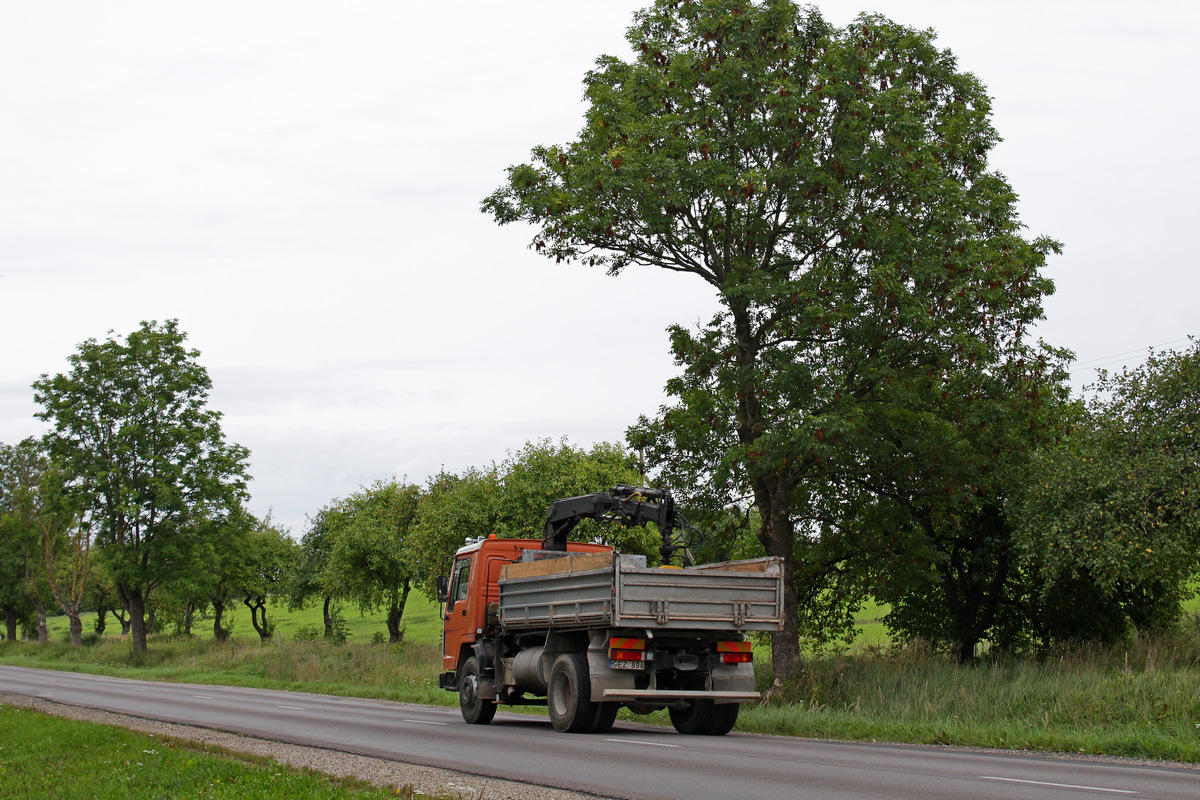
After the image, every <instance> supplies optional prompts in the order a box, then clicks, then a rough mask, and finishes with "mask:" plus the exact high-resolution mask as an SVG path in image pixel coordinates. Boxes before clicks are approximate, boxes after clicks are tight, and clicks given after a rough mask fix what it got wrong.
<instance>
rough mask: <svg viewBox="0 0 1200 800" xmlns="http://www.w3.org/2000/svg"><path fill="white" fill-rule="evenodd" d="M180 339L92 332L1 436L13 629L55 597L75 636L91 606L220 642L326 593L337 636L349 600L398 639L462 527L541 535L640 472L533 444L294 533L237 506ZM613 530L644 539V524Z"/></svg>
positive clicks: (140, 630)
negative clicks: (25, 429) (559, 503)
mask: <svg viewBox="0 0 1200 800" xmlns="http://www.w3.org/2000/svg"><path fill="white" fill-rule="evenodd" d="M184 341H185V334H184V333H183V332H182V331H180V330H179V328H178V325H177V323H176V322H175V321H173V320H172V321H168V322H166V323H164V324H162V325H160V324H158V323H156V322H146V323H142V325H141V327H140V328H139V329H138V330H137V331H134V332H133V333H131V334H130V335H129V336H128V338H127V339H126V340H124V341H121V340H119V339H117V338H116V337H115V336H113V335H111V334H110V336H109V337H108V338H107V339H106V340H105V341H103V342H98V341H96V340H88V341H87V342H84V343H83V344H81V345H80V346H79V348H78V350H77V352H76V353H75V354H73V355H72V356H71V358H70V365H71V366H70V369H69V370H68V371H67V372H65V373H63V374H59V375H55V376H53V377H50V376H43V377H42V378H41V379H39V380H38V381H37V382H36V383H35V384H34V391H35V396H36V399H37V400H38V402H39V403H40V404H41V406H42V410H41V412H39V415H38V416H39V417H40V418H42V419H43V420H45V421H47V422H49V423H51V426H52V427H51V430H50V431H49V433H48V434H47V435H46V436H45V437H43V438H41V439H27V440H25V441H23V442H20V443H18V444H17V445H12V446H10V445H0V611H2V612H3V614H4V618H5V621H6V626H5V633H6V637H7V638H10V639H13V638H16V636H17V628H18V627H19V623H25V624H26V626H27V627H28V628H30V629H32V630H35V631H36V635H37V638H38V639H39V640H40V641H43V642H44V641H45V640H46V617H47V616H48V615H49V614H53V613H55V610H56V609H57V610H60V611H61V612H62V613H63V614H65V615H66V616H67V617H68V619H69V626H70V636H71V641H72V643H74V644H80V643H81V642H82V641H83V625H82V621H81V613H82V612H83V611H84V610H85V609H86V610H95V611H98V612H99V614H98V616H97V631H98V632H99V631H102V630H103V628H104V626H105V624H106V619H107V616H108V614H109V613H112V614H114V615H115V616H116V618H117V619H119V620H120V621H121V624H122V629H123V632H125V633H129V634H131V638H132V641H133V647H134V649H135V650H139V651H140V650H144V649H145V648H146V636H147V634H148V633H149V632H150V631H151V629H153V628H154V627H155V626H156V624H157V626H158V627H160V628H161V627H162V626H163V625H164V624H170V625H173V626H174V628H176V629H177V630H179V631H182V632H185V633H189V634H190V633H191V632H192V629H193V625H194V624H195V623H196V622H197V620H199V619H202V618H204V619H208V620H210V621H211V625H212V630H213V635H214V637H215V638H216V639H218V640H224V639H227V638H228V637H229V636H230V633H231V623H230V621H229V612H230V610H231V609H232V608H233V607H235V606H237V605H239V604H240V605H244V606H245V607H247V608H248V609H249V611H250V617H251V624H252V625H253V627H254V629H255V631H256V632H257V633H258V635H259V636H260V637H261V638H262V639H263V640H267V639H269V638H270V637H271V636H272V634H273V633H274V630H275V620H274V619H273V617H272V614H271V611H270V605H269V604H270V602H271V601H272V600H282V599H285V598H286V599H287V600H288V601H289V602H290V604H291V606H292V607H293V608H299V607H303V606H305V605H307V604H309V603H312V602H315V601H318V600H319V601H320V602H321V603H322V605H323V609H324V619H325V634H326V636H331V637H333V636H336V631H335V624H336V619H337V609H338V608H339V607H340V605H341V604H346V603H348V604H352V605H355V606H357V607H358V608H359V609H360V610H362V611H364V612H367V611H376V610H383V611H385V612H386V625H387V631H388V639H389V641H391V642H399V641H400V640H401V638H402V636H403V628H402V626H401V620H402V617H403V613H404V608H405V605H406V603H407V600H408V597H409V594H410V592H411V591H412V589H413V588H420V589H423V590H425V591H426V592H427V593H428V594H430V595H432V594H433V590H432V587H433V585H434V579H435V577H436V576H437V574H439V572H440V571H442V570H443V569H444V566H445V564H444V562H445V559H446V558H447V557H448V556H450V555H451V554H453V552H454V550H455V549H456V548H457V547H459V546H461V545H462V543H463V540H464V537H465V536H467V535H488V534H492V533H497V534H501V535H506V534H509V535H520V536H538V535H540V534H539V532H540V530H541V527H542V524H543V523H542V520H543V519H544V516H545V513H546V507H547V506H548V504H549V502H550V501H551V500H553V499H554V498H556V497H563V496H569V495H573V494H583V493H587V492H591V491H595V490H596V488H597V487H607V486H612V485H614V484H616V483H632V482H635V481H636V480H637V473H636V471H635V470H634V469H633V464H632V462H631V459H630V457H629V456H628V455H627V454H626V453H625V451H624V450H623V449H622V448H620V447H617V446H613V445H606V444H601V445H597V446H595V447H593V448H592V449H591V450H583V449H579V448H575V447H572V446H571V445H569V444H567V443H565V442H562V443H558V444H554V443H551V442H550V441H542V442H539V443H530V444H528V445H526V446H525V447H524V448H523V449H522V450H520V451H518V452H516V453H514V454H511V455H510V456H509V457H508V458H507V459H506V460H504V461H502V462H500V463H494V464H492V465H491V466H489V467H486V468H472V469H469V470H467V471H466V472H464V473H463V474H461V475H454V474H450V473H442V474H439V475H437V476H435V477H434V478H432V479H431V480H429V481H428V484H427V485H425V486H417V485H414V484H407V483H404V482H401V481H397V480H396V479H394V478H393V479H392V480H388V481H376V482H375V483H372V484H370V485H367V486H363V487H361V488H360V489H359V490H357V491H355V492H353V493H351V494H349V495H347V496H346V497H343V498H339V499H335V500H333V501H331V502H330V503H329V504H327V505H326V506H325V507H323V508H321V509H320V510H319V511H317V512H316V513H315V514H314V515H313V516H312V517H311V518H310V524H309V526H308V529H307V531H306V532H305V533H304V535H303V538H302V539H301V541H300V542H299V543H297V542H295V541H293V540H292V539H291V538H290V537H289V536H288V533H287V532H286V531H284V530H281V529H280V528H279V527H278V526H276V525H274V524H273V523H272V522H271V520H270V518H269V517H268V518H266V519H256V518H255V517H254V516H253V515H252V514H250V513H249V512H248V511H247V510H246V509H245V507H244V501H245V499H246V492H245V487H246V482H247V480H248V477H247V474H246V462H247V458H248V453H247V451H246V450H245V448H242V447H240V446H239V445H236V444H230V443H227V442H226V441H225V439H224V437H223V435H222V433H221V428H220V414H219V413H218V412H215V411H213V410H211V409H209V408H208V407H207V393H208V389H209V388H210V385H211V384H210V381H209V377H208V374H207V372H206V371H205V369H204V368H203V367H202V366H201V365H200V364H199V362H198V360H197V356H198V353H197V352H196V351H195V350H191V349H188V348H187V347H185V345H184ZM585 530H586V529H585ZM592 535H595V536H601V537H603V536H605V535H606V534H603V533H600V532H593V533H592ZM613 541H614V543H616V544H619V545H620V546H622V548H623V549H627V550H634V551H653V549H654V548H653V546H652V543H648V542H647V541H646V533H645V532H644V531H643V532H636V533H635V532H621V533H620V534H617V536H616V538H615V539H614V540H613Z"/></svg>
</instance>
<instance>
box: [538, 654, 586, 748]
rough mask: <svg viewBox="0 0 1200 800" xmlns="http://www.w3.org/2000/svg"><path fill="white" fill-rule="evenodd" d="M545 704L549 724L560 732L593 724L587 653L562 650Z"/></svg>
mask: <svg viewBox="0 0 1200 800" xmlns="http://www.w3.org/2000/svg"><path fill="white" fill-rule="evenodd" d="M546 706H547V710H548V711H549V712H550V724H551V725H553V726H554V730H556V731H558V732H559V733H583V732H585V731H588V730H590V729H591V728H592V725H593V724H594V722H595V721H596V709H595V705H594V704H593V703H592V682H591V679H590V678H589V677H588V666H587V657H586V656H584V655H583V654H582V653H563V654H562V655H561V656H559V657H558V658H556V659H555V660H554V666H552V667H550V686H549V688H548V693H547V696H546Z"/></svg>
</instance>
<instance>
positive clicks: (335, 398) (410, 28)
mask: <svg viewBox="0 0 1200 800" xmlns="http://www.w3.org/2000/svg"><path fill="white" fill-rule="evenodd" d="M648 2H649V0H570V2H564V0H510V1H509V2H505V3H496V2H494V1H491V2H485V1H483V0H457V1H455V0H448V2H445V3H427V2H426V3H417V2H412V0H393V2H350V1H346V2H302V1H296V0H290V1H289V2H266V1H265V0H264V1H261V2H247V1H246V0H238V2H207V3H203V4H201V3H177V2H161V0H157V1H156V2H131V1H129V0H124V1H123V2H120V3H96V2H94V1H93V0H86V1H85V0H75V1H70V2H68V1H65V0H64V1H56V0H46V2H38V3H8V4H5V5H4V8H3V9H2V10H0V109H2V111H0V144H2V146H0V308H2V309H3V310H2V311H0V441H2V442H6V443H10V444H11V443H15V442H16V441H18V440H20V439H21V438H24V437H26V436H32V435H38V434H40V433H41V432H42V431H43V430H44V429H45V424H44V423H42V422H39V421H38V420H36V419H35V418H34V416H33V414H34V412H35V411H36V410H37V406H36V404H35V403H34V400H33V393H32V390H31V388H30V384H31V383H32V382H33V381H34V380H36V379H37V377H38V376H39V375H41V374H44V373H49V374H54V373H57V372H64V371H66V370H67V369H68V364H67V357H68V356H69V355H70V354H71V353H72V352H74V350H75V348H76V347H77V346H78V344H79V343H80V342H83V341H84V340H86V339H89V338H97V339H103V338H104V337H105V336H106V335H107V333H108V332H109V331H113V332H115V334H116V335H118V336H120V337H122V338H123V337H124V336H125V335H127V334H128V333H129V332H130V331H132V330H134V329H136V328H137V326H138V323H139V322H140V321H142V320H160V321H161V320H166V319H170V318H175V319H178V320H179V324H180V327H181V328H182V329H183V330H184V331H186V332H187V334H188V342H189V344H190V345H191V346H193V347H195V348H197V349H198V350H199V351H200V353H201V356H200V361H201V363H202V364H203V365H204V366H205V367H206V368H207V369H208V371H209V374H210V376H211V378H212V381H213V389H212V392H211V394H210V406H211V407H212V408H214V409H216V410H219V411H221V412H222V413H223V414H224V419H223V425H224V430H225V433H226V436H227V438H229V439H230V440H232V441H235V442H238V443H240V444H243V445H245V446H246V447H248V448H249V449H250V451H251V465H250V472H251V474H252V476H253V482H252V484H251V487H250V488H251V493H252V499H251V502H250V508H251V510H252V511H254V512H255V513H257V514H259V515H264V514H266V513H268V512H270V513H271V514H272V518H273V519H274V520H275V521H276V522H277V523H280V524H282V525H284V526H285V527H287V528H289V529H290V530H291V532H292V534H293V535H295V536H299V535H300V534H301V533H303V531H304V529H305V525H306V519H307V516H308V515H311V514H313V513H314V512H315V511H316V510H318V509H319V508H320V507H322V506H324V505H326V504H327V503H329V502H330V501H331V500H333V499H334V498H337V497H342V496H345V495H346V494H348V493H349V492H352V491H354V490H355V489H356V488H357V487H359V486H361V485H364V484H367V483H370V482H372V481H374V480H377V479H388V478H390V477H392V476H396V477H397V478H401V479H408V480H410V481H413V482H417V483H423V482H424V481H425V480H426V479H427V478H428V477H429V476H431V475H433V474H435V473H437V472H438V471H440V470H442V469H446V470H449V471H451V472H461V471H462V470H464V469H466V468H468V467H470V466H484V465H487V464H490V463H492V462H495V461H500V460H503V459H504V458H505V456H506V454H507V453H509V452H512V451H515V450H517V449H519V448H520V447H521V446H522V445H523V444H524V443H525V442H527V441H530V440H540V439H546V438H548V439H551V440H554V441H558V440H560V439H563V438H565V439H566V440H568V441H570V442H572V443H573V444H575V445H578V446H588V445H590V444H591V443H593V442H599V441H621V440H622V439H623V436H624V432H625V429H626V428H627V427H628V425H630V424H631V423H632V422H634V421H635V420H636V419H637V417H638V415H639V414H653V413H654V412H655V411H656V409H657V408H658V407H659V406H660V405H661V404H662V403H663V402H664V401H665V395H664V394H663V390H662V387H663V384H664V383H665V382H666V380H667V379H668V378H669V377H670V376H671V375H672V374H674V367H673V365H672V363H671V359H670V357H669V353H668V346H667V344H668V343H667V336H666V333H665V329H666V327H667V326H668V325H670V324H672V323H679V324H684V325H690V324H695V323H697V322H698V321H700V320H702V319H707V318H708V316H709V314H710V313H711V311H712V310H713V309H714V308H715V300H714V298H713V297H712V294H711V292H710V291H709V290H708V288H707V286H706V285H705V284H703V283H702V282H701V281H700V280H699V279H696V278H694V277H693V276H686V275H678V274H672V273H665V272H661V271H659V272H655V271H653V270H650V269H644V270H637V269H630V270H629V271H627V272H626V273H625V274H623V275H622V276H621V277H619V278H610V277H607V276H605V275H604V274H603V272H602V271H599V270H590V269H588V268H586V267H583V266H579V265H570V266H569V265H556V264H554V262H553V261H550V260H548V259H545V258H542V257H541V256H538V255H536V254H534V253H533V252H532V251H530V250H529V249H528V247H527V245H528V243H529V240H530V238H531V236H532V230H531V229H529V228H526V227H522V226H507V227H503V228H502V227H498V226H496V225H495V224H494V223H493V222H492V221H491V219H490V218H489V217H487V216H485V215H484V214H482V213H481V212H480V210H479V204H480V201H481V200H482V198H484V197H485V196H486V195H488V194H489V193H491V192H492V191H493V190H494V189H495V188H497V187H498V186H499V185H500V183H501V181H502V180H503V178H504V169H505V168H506V167H507V166H509V165H511V164H514V163H519V162H522V161H525V160H527V157H528V154H529V150H530V148H531V147H533V146H535V145H539V144H547V145H548V144H555V143H563V142H567V141H571V140H573V139H574V138H575V137H576V135H577V134H578V132H579V130H580V128H581V125H582V118H583V113H584V110H585V106H584V104H583V100H582V84H581V80H582V78H583V75H584V73H585V72H586V71H587V70H588V69H590V68H591V67H592V66H593V64H594V61H595V59H596V57H598V56H599V55H601V54H610V55H615V56H619V57H623V58H628V57H630V55H631V54H630V52H629V48H628V45H627V43H626V41H625V39H624V34H625V31H626V29H627V28H628V27H629V25H630V23H631V21H632V15H633V12H634V11H635V10H636V9H638V8H640V7H642V6H643V5H645V4H646V3H648ZM818 5H819V8H820V9H821V11H822V13H823V14H824V16H825V17H826V19H828V20H829V21H831V22H833V23H835V24H838V25H844V24H846V23H847V22H849V21H850V20H852V19H853V18H854V17H855V16H856V15H857V14H858V13H860V12H864V11H866V12H877V13H881V14H883V15H885V16H887V17H890V18H892V19H894V20H896V21H898V22H901V23H903V24H906V25H909V26H912V27H915V28H921V29H925V28H932V29H934V30H936V31H937V33H938V39H937V42H938V44H939V46H941V47H944V48H949V49H950V50H951V51H953V52H954V54H955V55H956V56H957V58H958V63H959V66H960V68H961V69H964V70H967V71H970V72H973V73H974V74H975V75H977V76H978V77H979V78H980V79H981V80H982V81H983V83H984V84H985V85H986V86H987V87H988V90H989V92H990V93H991V95H992V97H993V98H994V109H993V123H994V125H995V126H996V128H997V129H998V130H999V132H1000V135H1001V136H1002V137H1004V141H1003V142H1002V143H1001V144H1000V145H998V146H997V148H996V149H995V151H994V152H993V154H992V156H991V164H992V166H993V168H995V169H997V170H999V171H1000V172H1002V173H1003V174H1004V175H1005V176H1007V178H1008V179H1009V181H1010V183H1011V184H1012V186H1013V187H1014V189H1015V190H1016V191H1017V193H1018V194H1019V195H1020V204H1019V211H1020V215H1021V218H1022V220H1023V222H1024V223H1025V224H1026V225H1027V233H1028V234H1029V235H1030V236H1037V235H1049V236H1052V237H1054V238H1056V239H1058V240H1060V241H1061V242H1062V243H1063V245H1064V248H1065V249H1064V252H1063V254H1062V255H1061V256H1055V257H1052V258H1051V260H1050V262H1049V265H1048V269H1047V274H1048V275H1049V276H1050V277H1051V278H1053V279H1054V281H1055V282H1056V286H1057V291H1056V293H1055V294H1054V295H1053V296H1052V297H1049V298H1048V299H1047V301H1046V315H1047V318H1046V320H1045V321H1044V322H1043V323H1041V324H1040V325H1039V326H1038V329H1037V335H1038V336H1040V337H1042V338H1044V339H1045V340H1046V341H1047V342H1049V343H1051V344H1053V345H1056V346H1059V347H1066V348H1069V349H1071V350H1072V351H1073V352H1074V353H1075V354H1076V357H1077V362H1076V365H1075V367H1074V368H1075V370H1076V372H1075V373H1074V374H1073V381H1074V382H1075V384H1076V385H1077V386H1082V385H1083V384H1085V383H1087V381H1088V380H1090V378H1091V377H1092V376H1093V375H1094V368H1095V367H1096V366H1101V365H1104V366H1108V367H1109V368H1119V367H1120V366H1121V365H1122V364H1129V365H1134V364H1136V363H1138V362H1139V361H1140V360H1141V359H1142V358H1144V356H1145V354H1146V351H1147V348H1148V347H1150V346H1158V347H1160V348H1161V347H1164V346H1165V347H1168V348H1170V347H1182V346H1186V344H1187V340H1186V337H1187V336H1188V335H1191V334H1197V333H1200V303H1198V302H1197V297H1200V269H1198V267H1200V264H1198V258H1197V255H1196V249H1195V248H1194V247H1193V246H1192V242H1191V239H1192V238H1193V236H1194V233H1195V231H1196V230H1197V229H1198V226H1197V224H1196V223H1195V218H1196V216H1197V212H1198V211H1200V203H1198V201H1197V199H1196V198H1197V194H1196V191H1195V187H1196V186H1197V185H1200V155H1198V154H1197V153H1198V150H1197V147H1196V133H1195V132H1196V131H1197V130H1198V129H1200V110H1198V109H1200V103H1198V102H1197V100H1198V99H1200V89H1198V87H1200V80H1198V79H1197V77H1196V73H1195V66H1194V64H1193V62H1194V60H1195V57H1196V54H1197V53H1200V4H1196V3H1194V2H1177V1H1175V0H1169V1H1168V0H1145V2H1142V3H1137V4H1134V3H1128V2H1109V1H1108V0H1041V1H1040V2H1026V1H1025V0H1003V2H997V1H995V0H974V1H973V2H970V3H966V2H961V0H954V1H953V2H951V1H949V0H946V1H944V2H934V1H932V0H924V1H921V0H847V1H843V0H838V1H837V2H827V3H821V4H818Z"/></svg>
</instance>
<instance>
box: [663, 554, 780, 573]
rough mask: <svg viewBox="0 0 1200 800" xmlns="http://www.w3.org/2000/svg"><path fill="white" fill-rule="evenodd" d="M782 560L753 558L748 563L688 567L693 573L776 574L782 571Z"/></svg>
mask: <svg viewBox="0 0 1200 800" xmlns="http://www.w3.org/2000/svg"><path fill="white" fill-rule="evenodd" d="M781 565H782V559H780V558H778V557H774V558H752V559H748V560H746V561H722V562H720V563H719V564H697V565H696V566H694V567H687V569H688V570H689V571H692V572H766V573H772V574H773V573H775V572H777V571H778V570H780V569H782V566H781Z"/></svg>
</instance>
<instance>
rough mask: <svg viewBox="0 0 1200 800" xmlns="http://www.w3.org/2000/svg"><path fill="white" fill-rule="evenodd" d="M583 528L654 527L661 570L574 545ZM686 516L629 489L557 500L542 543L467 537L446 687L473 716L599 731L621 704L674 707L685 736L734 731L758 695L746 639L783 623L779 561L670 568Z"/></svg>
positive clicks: (662, 498)
mask: <svg viewBox="0 0 1200 800" xmlns="http://www.w3.org/2000/svg"><path fill="white" fill-rule="evenodd" d="M584 519H594V520H598V521H600V522H601V523H603V524H620V525H625V526H633V525H645V524H647V523H653V524H655V525H656V526H657V527H658V529H659V533H660V534H661V537H662V546H661V547H660V548H659V552H660V554H661V555H662V557H663V561H664V562H665V563H664V565H663V566H658V567H650V566H647V559H646V557H645V556H643V555H631V554H622V553H618V552H617V551H616V550H614V549H613V548H612V547H609V546H607V545H604V544H599V543H594V542H568V540H567V536H568V534H569V532H570V531H571V530H572V529H573V528H574V527H575V526H576V525H577V524H578V523H579V522H580V521H582V520H584ZM678 521H679V520H678V518H677V515H676V512H675V507H674V501H673V499H672V497H671V494H670V492H669V491H667V490H663V489H653V488H649V487H635V486H627V485H620V486H615V487H613V488H612V489H611V490H608V491H604V492H597V493H595V494H590V495H582V496H579V497H569V498H562V499H560V500H556V501H554V502H553V503H552V504H551V506H550V509H549V511H548V513H547V518H546V527H545V531H544V533H543V537H542V540H541V541H538V540H536V539H502V538H497V537H496V536H494V535H493V536H488V537H487V538H478V539H469V540H468V541H467V543H466V544H465V545H464V546H463V547H461V548H460V549H459V550H458V551H457V552H456V553H455V555H454V558H453V562H452V564H451V568H450V570H449V574H448V575H446V576H442V577H440V578H438V581H437V583H438V599H439V601H440V603H442V604H443V606H442V608H443V610H442V618H443V634H442V645H443V646H442V669H443V671H442V673H441V675H440V676H439V680H438V685H439V686H440V687H441V688H443V689H447V690H449V691H454V692H457V693H458V699H459V707H460V709H461V711H462V716H463V719H464V720H465V721H466V722H468V723H470V724H475V725H485V724H487V723H489V722H491V721H492V719H493V717H494V716H495V713H496V709H497V707H498V706H500V705H513V706H516V705H545V706H546V707H547V712H548V714H549V717H550V722H551V724H552V725H553V727H554V729H555V730H557V731H560V732H565V733H584V732H591V733H601V732H605V731H608V730H610V729H611V728H612V726H613V723H614V721H615V719H616V716H617V712H618V711H619V710H620V709H621V708H622V707H624V708H628V709H630V711H632V712H633V713H635V714H648V713H651V712H653V711H657V710H662V709H666V710H667V712H668V714H669V716H670V719H671V723H672V725H673V726H674V727H675V729H676V730H677V731H679V732H680V733H684V734H699V735H716V736H719V735H723V734H725V733H728V732H729V731H730V730H731V729H732V728H733V726H734V724H735V723H736V722H737V717H738V711H739V709H740V707H741V704H743V703H748V702H753V701H755V700H758V699H759V693H758V692H757V691H756V690H755V681H754V658H753V650H752V641H750V639H749V638H748V634H749V633H751V632H754V631H777V630H779V629H780V628H781V627H782V621H783V620H782V609H783V572H782V563H781V560H780V559H778V558H758V559H750V560H744V561H729V562H723V563H717V564H701V565H691V566H674V565H672V564H671V563H670V562H671V561H672V559H673V556H674V554H675V553H676V552H677V551H678V550H679V549H681V545H679V544H678V543H677V539H676V536H675V533H676V529H677V527H678Z"/></svg>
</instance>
